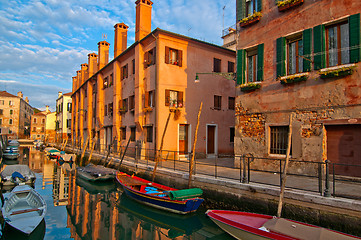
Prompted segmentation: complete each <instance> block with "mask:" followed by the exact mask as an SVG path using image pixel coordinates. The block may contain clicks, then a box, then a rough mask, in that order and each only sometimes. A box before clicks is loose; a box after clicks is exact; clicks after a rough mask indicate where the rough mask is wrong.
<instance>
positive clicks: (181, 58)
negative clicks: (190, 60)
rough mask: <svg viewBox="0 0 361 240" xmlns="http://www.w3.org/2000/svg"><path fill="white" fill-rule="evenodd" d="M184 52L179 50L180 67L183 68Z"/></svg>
mask: <svg viewBox="0 0 361 240" xmlns="http://www.w3.org/2000/svg"><path fill="white" fill-rule="evenodd" d="M182 55H183V51H182V50H178V66H179V67H181V66H182V60H183V57H182Z"/></svg>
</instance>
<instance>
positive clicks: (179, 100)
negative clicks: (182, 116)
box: [177, 92, 183, 107]
mask: <svg viewBox="0 0 361 240" xmlns="http://www.w3.org/2000/svg"><path fill="white" fill-rule="evenodd" d="M177 103H178V107H183V92H178V94H177Z"/></svg>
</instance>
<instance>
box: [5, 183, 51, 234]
mask: <svg viewBox="0 0 361 240" xmlns="http://www.w3.org/2000/svg"><path fill="white" fill-rule="evenodd" d="M45 213H46V202H45V200H44V199H43V198H42V197H41V195H40V194H39V193H38V192H36V191H35V190H34V189H33V188H32V187H30V186H28V185H21V186H16V187H15V188H14V189H13V190H12V191H11V193H10V194H9V195H8V196H7V198H6V199H5V204H4V206H3V208H2V214H3V217H4V219H5V223H6V224H7V225H9V226H11V227H13V228H15V229H17V230H19V231H20V232H22V233H24V234H26V235H30V234H31V233H32V232H33V231H34V229H36V227H37V226H38V225H39V224H40V223H41V222H42V220H43V219H44V216H45Z"/></svg>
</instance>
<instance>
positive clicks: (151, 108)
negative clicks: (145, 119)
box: [143, 107, 153, 112]
mask: <svg viewBox="0 0 361 240" xmlns="http://www.w3.org/2000/svg"><path fill="white" fill-rule="evenodd" d="M143 111H144V112H151V111H153V107H146V108H143Z"/></svg>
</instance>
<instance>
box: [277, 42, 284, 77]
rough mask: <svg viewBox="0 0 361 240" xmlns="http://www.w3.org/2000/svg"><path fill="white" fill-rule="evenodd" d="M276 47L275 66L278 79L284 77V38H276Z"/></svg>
mask: <svg viewBox="0 0 361 240" xmlns="http://www.w3.org/2000/svg"><path fill="white" fill-rule="evenodd" d="M276 45H277V46H276V50H277V54H276V66H277V78H278V77H282V76H285V75H286V51H285V48H286V39H285V38H284V37H280V38H277V42H276Z"/></svg>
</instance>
